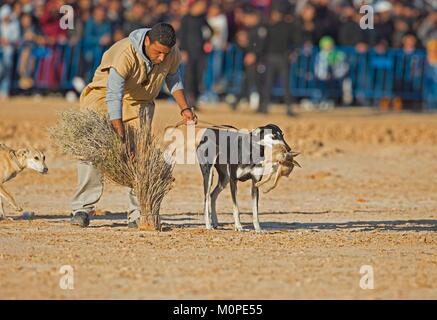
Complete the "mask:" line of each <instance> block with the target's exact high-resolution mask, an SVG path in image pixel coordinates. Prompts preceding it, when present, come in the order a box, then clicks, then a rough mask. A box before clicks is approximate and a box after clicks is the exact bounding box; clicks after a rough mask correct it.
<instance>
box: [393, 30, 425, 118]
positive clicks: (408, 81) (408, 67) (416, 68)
mask: <svg viewBox="0 0 437 320" xmlns="http://www.w3.org/2000/svg"><path fill="white" fill-rule="evenodd" d="M417 47H418V41H417V38H416V35H415V34H414V33H411V32H410V33H407V34H406V35H404V37H403V38H402V52H403V55H402V56H399V57H397V59H398V61H397V65H398V66H402V68H403V72H402V73H396V74H395V84H394V95H395V97H394V98H393V110H394V111H402V110H403V109H404V108H415V107H416V106H417V103H416V101H413V100H412V99H411V100H410V101H408V102H407V101H404V100H403V99H402V98H401V94H404V93H407V92H408V93H409V94H410V95H414V94H415V93H416V94H418V90H420V88H419V87H418V86H416V85H415V84H416V83H417V79H418V77H421V75H422V74H423V73H424V69H423V66H422V64H421V63H420V62H419V61H418V60H417V59H416V57H415V54H416V51H417Z"/></svg>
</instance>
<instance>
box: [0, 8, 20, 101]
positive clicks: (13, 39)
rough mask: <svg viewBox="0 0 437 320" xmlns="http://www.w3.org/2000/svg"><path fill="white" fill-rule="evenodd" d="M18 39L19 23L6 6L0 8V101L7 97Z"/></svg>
mask: <svg viewBox="0 0 437 320" xmlns="http://www.w3.org/2000/svg"><path fill="white" fill-rule="evenodd" d="M19 38H20V23H19V21H18V18H17V17H16V16H15V15H13V14H12V9H11V7H10V6H9V5H8V4H5V5H3V6H2V7H1V8H0V100H5V99H7V98H8V97H9V91H10V87H11V76H12V63H13V57H14V49H15V45H16V43H17V42H18V40H19Z"/></svg>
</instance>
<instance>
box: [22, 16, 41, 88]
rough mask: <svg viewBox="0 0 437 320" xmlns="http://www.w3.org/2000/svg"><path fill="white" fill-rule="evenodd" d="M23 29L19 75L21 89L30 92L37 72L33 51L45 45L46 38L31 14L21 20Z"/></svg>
mask: <svg viewBox="0 0 437 320" xmlns="http://www.w3.org/2000/svg"><path fill="white" fill-rule="evenodd" d="M20 27H21V36H20V38H21V51H20V58H19V61H18V73H19V82H18V85H19V87H20V89H23V90H28V89H30V88H31V87H32V86H33V74H34V71H35V57H34V56H33V53H32V51H33V49H34V47H35V46H36V45H38V44H43V43H44V38H43V37H42V36H41V34H40V33H39V32H38V30H37V28H36V26H35V24H34V23H33V17H32V15H31V14H28V13H25V14H23V15H22V16H21V18H20Z"/></svg>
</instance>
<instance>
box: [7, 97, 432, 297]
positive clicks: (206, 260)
mask: <svg viewBox="0 0 437 320" xmlns="http://www.w3.org/2000/svg"><path fill="white" fill-rule="evenodd" d="M68 107H76V105H74V104H73V105H72V104H68V103H66V102H65V101H64V100H62V99H57V98H43V99H40V100H37V99H33V98H15V99H12V100H11V101H8V102H5V103H2V104H1V105H0V142H2V143H5V144H7V145H9V146H11V147H14V148H19V147H28V146H33V147H38V148H41V149H43V150H44V151H45V153H46V155H47V164H48V167H49V174H48V175H46V176H43V175H39V174H38V173H36V172H32V171H30V170H26V171H24V172H23V173H22V174H20V175H18V176H17V177H16V178H15V179H14V180H12V181H10V182H8V183H6V184H5V186H6V188H7V189H8V190H9V191H10V192H11V193H12V194H13V195H14V197H15V198H16V200H17V202H18V203H19V204H21V206H22V207H23V208H24V210H25V211H34V212H35V218H34V219H32V220H24V219H21V218H20V213H15V212H13V209H12V208H11V207H10V206H9V205H5V209H6V213H7V215H8V216H9V217H12V218H14V220H12V221H3V222H0V298H1V299H23V298H24V299H53V298H55V299H87V298H91V299H117V298H121V299H131V298H133V299H138V298H139V299H182V298H184V299H338V298H345V299H436V298H437V114H412V113H403V114H392V113H387V114H380V113H378V112H376V111H375V110H372V109H370V108H348V109H336V110H334V111H332V112H312V113H308V112H299V116H298V117H296V118H291V119H290V118H287V117H285V116H284V112H283V109H281V107H280V106H275V107H274V108H273V110H272V112H271V114H270V115H269V116H261V115H255V114H253V113H252V112H251V111H249V110H247V109H244V108H242V109H241V110H239V111H237V112H235V113H232V112H231V111H229V109H228V108H227V107H226V106H225V105H221V104H219V105H209V106H204V107H203V108H202V109H201V110H200V111H199V113H198V115H199V118H201V119H203V120H207V121H210V122H213V123H218V124H231V125H235V126H237V127H240V128H254V127H256V126H258V125H263V124H267V123H275V124H277V125H279V126H280V127H281V128H283V130H284V132H285V137H286V139H287V142H288V143H289V144H290V145H291V146H292V148H293V149H294V150H295V151H298V152H301V153H302V154H301V156H299V158H298V160H299V162H300V164H301V165H302V169H299V168H297V169H296V170H295V171H294V172H293V173H292V174H291V176H290V178H288V179H282V180H281V181H280V183H279V186H278V188H277V189H275V190H274V191H272V192H270V193H268V194H261V197H260V212H261V215H260V221H261V226H262V227H263V228H264V229H265V232H264V233H260V234H258V233H255V232H254V230H253V225H252V215H251V201H250V193H249V183H246V184H240V186H239V204H240V209H241V211H242V221H243V225H244V226H245V227H246V228H247V229H249V231H247V232H236V231H234V230H233V218H232V202H231V199H230V192H229V190H225V191H224V192H223V193H222V194H221V195H220V197H219V200H218V208H217V209H218V213H219V222H220V223H221V226H220V228H219V229H218V230H213V231H207V230H205V227H204V222H203V214H202V212H203V210H202V204H203V191H202V190H203V187H202V179H201V174H200V170H199V168H198V167H197V166H196V165H178V166H177V167H176V168H175V172H174V176H175V178H176V181H175V187H174V189H173V190H172V191H171V192H170V193H169V195H168V196H167V197H166V198H165V199H164V202H163V207H162V209H161V213H162V220H163V222H164V223H165V226H166V227H167V228H166V229H167V231H162V232H146V231H139V230H132V229H128V228H127V223H126V210H127V194H126V190H125V189H124V188H122V187H118V186H115V185H111V184H106V186H105V193H104V195H103V197H102V199H101V201H100V203H99V206H98V215H97V216H95V217H94V219H93V220H92V221H91V225H90V227H89V228H86V229H81V228H78V227H74V226H71V225H70V224H69V222H68V220H69V215H70V207H69V201H70V199H71V197H72V195H73V193H74V190H75V184H76V169H75V161H73V160H72V159H69V158H68V157H67V156H65V155H62V154H60V153H59V152H58V151H57V150H56V148H55V147H54V146H53V145H52V143H51V142H50V140H49V138H48V134H47V128H48V127H50V126H52V125H54V124H55V122H56V119H57V111H60V110H63V109H65V108H68ZM155 115H156V118H155V122H154V123H155V124H154V125H155V130H156V131H157V132H160V130H162V128H164V127H165V126H168V125H171V124H174V123H176V122H177V121H178V120H179V113H178V112H177V107H176V105H174V104H172V103H169V102H167V101H158V102H157V109H156V113H155ZM66 265H67V266H71V267H72V270H73V271H74V275H73V276H74V289H72V290H65V289H62V288H61V286H60V281H62V279H61V278H62V277H63V274H62V273H60V270H61V268H62V267H63V266H66ZM362 266H370V267H371V268H372V270H373V276H374V278H373V279H374V288H373V289H362V288H361V286H360V279H361V277H363V275H362V274H360V269H361V267H362Z"/></svg>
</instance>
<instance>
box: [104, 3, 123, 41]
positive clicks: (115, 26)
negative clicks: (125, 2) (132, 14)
mask: <svg viewBox="0 0 437 320" xmlns="http://www.w3.org/2000/svg"><path fill="white" fill-rule="evenodd" d="M122 10H123V9H122V6H121V2H120V1H119V0H111V1H110V2H109V6H108V13H107V17H108V21H109V23H110V24H111V30H112V32H113V33H114V32H115V30H120V31H122V27H123V15H122ZM123 34H124V33H123ZM113 42H117V40H115V39H114V40H113Z"/></svg>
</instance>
